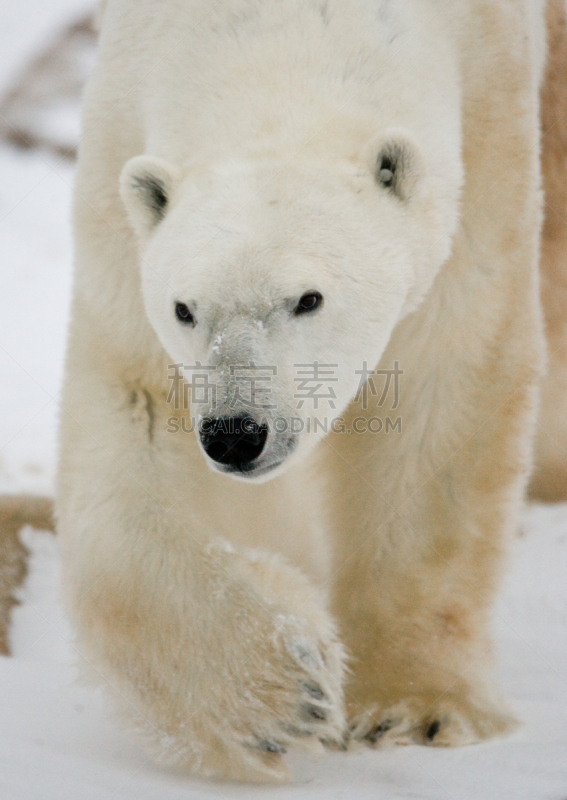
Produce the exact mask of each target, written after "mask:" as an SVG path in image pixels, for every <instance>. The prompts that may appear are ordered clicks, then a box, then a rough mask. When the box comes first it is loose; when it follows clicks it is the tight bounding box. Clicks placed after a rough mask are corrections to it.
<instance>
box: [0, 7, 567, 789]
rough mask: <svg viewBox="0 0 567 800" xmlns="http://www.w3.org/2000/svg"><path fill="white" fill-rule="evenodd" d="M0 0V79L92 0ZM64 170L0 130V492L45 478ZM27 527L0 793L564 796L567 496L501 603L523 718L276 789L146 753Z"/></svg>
mask: <svg viewBox="0 0 567 800" xmlns="http://www.w3.org/2000/svg"><path fill="white" fill-rule="evenodd" d="M3 5H4V7H5V8H4V12H5V13H4V14H2V17H3V28H2V30H1V31H0V90H1V89H2V88H3V87H4V83H5V81H7V80H8V77H7V76H11V75H12V74H15V72H16V70H15V63H16V62H18V63H19V64H21V65H23V64H24V62H25V60H26V58H27V57H29V56H30V55H32V54H33V53H34V51H35V49H37V47H38V46H40V44H41V41H42V38H43V37H44V36H45V35H46V34H47V33H51V32H52V31H55V30H56V28H57V26H58V25H59V24H60V23H61V21H64V20H65V19H66V17H65V14H68V13H69V12H73V13H74V12H75V11H78V12H79V13H81V12H82V11H83V9H84V7H85V6H84V3H81V2H78V0H77V2H74V0H57V2H55V0H50V2H49V3H45V2H43V3H40V2H38V0H35V2H34V1H33V0H25V1H22V2H20V3H19V4H18V6H17V8H16V5H15V4H13V3H10V4H8V3H7V0H4V2H3ZM8 5H9V9H8V8H7V6H8ZM46 7H49V13H47V11H46ZM36 12H37V13H36ZM0 13H1V12H0ZM8 17H9V20H8V24H7V23H5V22H4V19H8ZM15 17H18V18H19V22H18V19H15ZM4 45H5V47H4ZM3 48H4V49H3ZM6 53H8V55H6ZM72 178H73V175H72V167H71V166H70V165H69V164H68V163H66V162H60V161H58V160H57V159H56V158H55V157H52V156H49V155H47V154H45V153H44V154H38V153H28V154H22V153H18V152H17V151H15V150H13V149H11V148H8V147H2V146H1V145H0V271H1V272H0V274H1V284H0V285H1V291H0V492H2V491H4V492H15V491H24V490H26V491H36V492H37V491H40V492H50V491H52V487H53V472H54V460H55V456H54V454H55V429H56V420H57V410H58V404H57V392H58V390H59V387H60V384H61V379H62V358H63V349H64V336H65V328H66V324H67V318H68V304H69V293H70V260H71V248H70V235H69V200H70V184H71V182H72ZM23 537H24V539H25V541H26V543H27V544H28V545H29V547H30V548H31V550H32V554H33V555H32V562H31V571H30V575H29V577H28V580H27V582H26V584H25V586H24V587H23V588H22V592H21V598H22V605H21V606H19V607H18V608H17V609H16V611H15V612H14V616H13V628H12V648H13V657H12V658H9V659H8V658H0V708H1V712H0V800H111V799H112V800H177V798H179V799H181V798H183V799H184V800H194V799H196V798H224V799H225V800H232V799H233V798H239V799H241V800H244V798H246V800H248V799H249V798H250V799H251V800H254V799H255V798H268V799H269V800H284V799H285V800H323V798H324V800H335V798H337V799H338V798H346V799H347V800H351V799H352V800H355V799H356V800H366V798H372V800H382V798H384V800H386V798H387V799H388V800H394V799H396V800H398V799H399V800H401V799H403V800H409V799H410V798H417V799H418V800H441V799H442V798H452V800H508V799H509V800H567V635H566V634H567V506H555V507H553V506H550V507H532V508H530V509H528V511H527V512H526V514H525V517H524V524H523V535H522V536H521V537H520V538H519V539H518V541H517V542H516V544H515V547H514V552H513V554H512V558H511V564H510V571H509V575H508V579H507V582H506V586H505V589H504V591H503V593H502V596H501V599H500V601H499V603H498V606H497V608H496V609H495V614H494V623H495V631H496V640H497V645H498V655H499V673H500V677H501V682H502V684H503V686H504V688H505V691H506V694H507V695H508V696H509V697H510V699H511V700H512V702H513V704H514V706H515V707H516V709H517V711H518V712H519V714H520V716H521V717H522V719H523V720H524V726H523V727H522V728H521V729H520V731H519V732H518V733H517V734H516V735H515V736H513V737H512V738H510V739H507V740H504V741H501V742H496V743H490V744H486V745H481V746H476V747H470V748H465V749H461V750H453V751H444V750H437V749H433V748H424V747H405V748H395V749H392V750H387V751H379V752H370V751H361V752H358V753H354V754H349V755H343V754H336V753H332V754H328V755H327V756H326V757H325V758H324V759H323V760H322V761H314V760H311V759H308V758H304V757H301V758H300V757H296V756H294V757H292V760H293V763H294V767H295V773H296V776H297V783H296V784H295V785H294V786H290V787H283V788H275V789H272V788H266V787H260V788H253V787H252V788H251V787H235V786H227V785H211V784H208V783H204V782H203V783H200V782H198V781H195V780H191V779H187V778H186V777H184V776H182V775H179V774H174V773H171V772H167V771H165V770H161V769H159V768H157V767H155V766H154V765H153V764H152V763H150V762H149V760H148V759H146V757H145V756H144V754H143V753H142V752H141V751H140V750H139V748H138V747H137V746H136V745H135V744H133V743H132V742H130V741H129V740H128V739H127V738H126V736H125V734H124V733H123V732H122V731H121V730H120V729H119V728H118V727H117V726H115V725H114V723H113V722H112V721H111V720H110V719H109V717H108V715H107V714H106V713H105V710H104V706H103V701H102V698H101V697H100V696H99V694H98V693H97V692H96V691H93V690H91V689H86V688H82V687H80V686H78V685H76V684H75V682H74V677H75V668H74V666H73V660H74V651H73V647H72V638H71V635H70V632H69V630H68V628H67V625H66V622H65V619H64V615H63V612H62V609H61V607H60V604H59V599H58V592H59V555H58V549H57V541H56V539H55V538H54V537H52V536H51V535H50V534H47V533H40V532H35V531H31V530H26V531H24V532H23Z"/></svg>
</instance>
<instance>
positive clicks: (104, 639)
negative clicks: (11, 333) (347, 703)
mask: <svg viewBox="0 0 567 800" xmlns="http://www.w3.org/2000/svg"><path fill="white" fill-rule="evenodd" d="M71 359H73V355H72V356H71ZM136 395H137V396H139V397H141V399H142V402H140V403H139V404H138V405H139V407H135V406H136V404H135V396H136ZM149 395H150V390H145V391H141V390H138V391H137V392H132V393H129V392H128V391H126V388H125V387H124V390H122V389H121V388H120V382H118V383H116V384H114V385H113V386H110V385H106V383H105V381H104V379H103V378H101V377H99V376H98V375H97V374H96V373H95V372H93V373H91V374H89V370H87V369H83V371H82V373H81V374H80V375H78V376H77V375H73V376H72V378H70V380H69V381H68V383H67V385H66V399H65V404H64V406H65V413H64V415H63V425H62V428H63V429H62V442H63V446H62V457H61V469H60V476H59V493H58V503H57V514H58V530H59V533H60V534H61V540H62V545H63V554H64V567H65V576H64V577H65V581H64V582H65V587H66V595H67V601H68V607H69V609H70V611H71V614H72V617H73V620H74V623H75V630H76V632H77V635H78V640H77V652H78V654H79V655H80V658H81V661H82V662H83V664H84V665H85V667H86V669H87V672H88V673H89V674H90V675H92V677H94V678H95V680H98V681H99V682H100V681H102V683H103V684H105V686H106V688H107V689H108V690H109V693H110V695H111V696H112V699H113V701H114V702H115V705H116V706H117V707H118V708H119V709H120V710H121V711H122V712H123V713H124V715H125V716H126V717H129V718H130V719H131V722H132V723H133V726H134V727H135V729H136V731H137V732H138V734H139V736H140V737H141V738H142V739H143V740H144V741H145V742H146V743H147V744H148V746H149V748H150V750H152V751H153V753H154V754H155V756H156V757H157V758H158V759H159V760H161V761H162V762H164V763H173V764H177V765H178V766H181V767H183V768H187V769H189V770H191V771H192V772H194V773H195V774H197V775H199V776H202V777H221V778H228V779H241V780H281V779H284V778H285V777H286V776H287V768H286V766H285V763H284V762H283V760H282V754H283V753H284V752H285V750H286V749H287V748H288V747H289V746H291V745H299V746H302V747H309V748H312V747H319V748H320V747H321V744H320V742H329V743H330V742H334V743H336V744H337V743H338V744H341V743H342V738H343V732H344V713H343V701H342V686H341V684H342V674H343V656H342V647H341V645H340V644H339V643H338V640H337V637H336V635H335V629H334V625H333V623H332V621H331V619H330V617H329V615H328V614H327V612H326V610H325V603H324V600H323V598H322V597H321V596H320V594H319V592H318V590H317V589H316V588H315V587H314V586H313V585H312V584H311V582H310V581H308V580H307V578H305V577H304V576H303V574H302V573H301V572H300V571H299V570H297V569H296V568H295V567H292V566H290V565H289V563H288V562H286V561H285V560H284V559H283V558H280V557H278V556H271V555H268V554H266V553H262V552H260V551H258V550H247V549H246V548H245V547H242V546H239V545H236V544H234V545H233V544H232V543H231V542H230V541H229V540H228V537H229V536H230V533H226V532H224V531H223V532H221V534H222V538H221V536H219V532H218V531H215V532H213V533H210V532H208V531H207V530H206V528H205V526H203V525H202V524H200V523H197V522H196V521H195V519H196V517H198V497H199V495H200V494H203V493H204V491H205V490H204V488H203V485H202V483H201V484H200V485H199V480H196V481H195V486H194V488H193V489H191V485H192V484H191V481H187V490H186V491H188V492H191V491H193V492H194V494H195V500H194V503H195V509H197V510H196V513H195V515H192V514H191V510H190V505H189V506H188V505H187V504H183V503H179V502H178V503H176V502H175V499H176V497H175V496H177V499H178V500H179V492H178V490H177V488H176V483H175V482H176V479H177V480H178V477H177V476H178V475H179V474H181V475H183V469H184V463H183V461H180V462H176V456H175V450H174V449H173V448H174V446H175V444H176V443H175V442H174V443H173V444H172V443H171V441H170V440H169V446H170V451H169V453H168V454H167V457H163V454H164V452H166V451H165V446H166V443H167V442H168V440H167V436H168V434H167V433H166V425H165V424H163V425H162V424H161V423H162V420H161V419H160V418H159V413H160V411H159V405H158V403H157V399H156V401H155V402H153V403H150V402H149V401H148V399H147V398H148V396H149ZM77 397H81V398H82V403H78V402H75V400H76V398H77ZM85 398H88V399H85ZM150 408H151V409H152V411H151V414H150V411H149V409H150ZM163 413H165V414H166V413H167V411H166V410H165V409H164V410H163ZM149 431H151V435H150V433H149ZM179 446H180V447H181V446H183V447H184V448H186V444H185V443H183V444H181V443H180V444H179ZM197 456H198V457H199V459H201V456H200V454H198V453H197ZM190 458H191V452H190V450H189V451H187V452H184V459H185V461H187V460H188V459H190ZM162 459H163V460H162ZM168 465H169V466H168ZM198 466H199V468H200V469H201V472H202V467H201V462H200V460H199V462H198ZM205 477H206V475H205Z"/></svg>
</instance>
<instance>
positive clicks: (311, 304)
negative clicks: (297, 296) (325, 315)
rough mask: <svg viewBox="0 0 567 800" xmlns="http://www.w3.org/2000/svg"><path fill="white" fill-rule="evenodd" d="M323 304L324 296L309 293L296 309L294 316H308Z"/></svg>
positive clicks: (317, 293)
mask: <svg viewBox="0 0 567 800" xmlns="http://www.w3.org/2000/svg"><path fill="white" fill-rule="evenodd" d="M322 303H323V295H321V294H319V292H307V293H306V294H304V295H303V297H302V298H301V300H300V301H299V303H298V304H297V306H296V307H295V311H294V314H295V315H296V316H297V315H298V314H308V313H309V312H310V311H315V309H317V308H319V307H320V306H321V304H322Z"/></svg>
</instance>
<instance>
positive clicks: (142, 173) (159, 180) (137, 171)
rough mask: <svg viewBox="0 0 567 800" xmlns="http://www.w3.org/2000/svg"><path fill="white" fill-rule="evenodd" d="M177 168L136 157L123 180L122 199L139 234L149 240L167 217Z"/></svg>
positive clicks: (149, 158)
mask: <svg viewBox="0 0 567 800" xmlns="http://www.w3.org/2000/svg"><path fill="white" fill-rule="evenodd" d="M175 178H176V176H175V172H174V170H173V168H172V167H171V166H170V165H169V164H168V163H167V162H166V161H164V160H163V159H161V158H154V157H152V156H136V157H135V158H132V159H130V161H128V162H127V163H126V165H125V166H124V169H123V170H122V174H121V176H120V196H121V197H122V201H123V203H124V205H125V206H126V211H127V212H128V216H129V217H130V221H131V222H132V225H133V227H134V230H135V231H136V233H137V234H138V235H139V236H140V237H142V238H145V237H147V236H149V234H150V233H151V232H152V231H153V229H154V228H155V227H156V226H157V225H159V223H160V222H161V221H162V219H163V218H164V217H165V215H166V213H167V211H168V209H169V205H170V201H171V194H172V192H173V188H174V185H175V183H176V180H175Z"/></svg>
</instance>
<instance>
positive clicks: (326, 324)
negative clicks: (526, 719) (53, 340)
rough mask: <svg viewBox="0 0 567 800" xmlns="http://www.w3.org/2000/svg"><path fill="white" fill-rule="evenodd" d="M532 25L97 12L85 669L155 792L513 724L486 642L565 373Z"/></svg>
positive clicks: (74, 490)
mask: <svg viewBox="0 0 567 800" xmlns="http://www.w3.org/2000/svg"><path fill="white" fill-rule="evenodd" d="M544 14H545V3H544V1H543V0H453V2H451V3H447V2H445V1H444V0H443V2H442V1H441V0H399V1H398V2H395V3H394V2H390V0H287V2H285V3H281V2H277V0H262V2H260V0H221V2H219V3H216V4H211V3H209V2H204V0H193V2H190V3H189V2H184V3H181V2H177V1H176V0H164V2H162V3H160V4H159V8H158V9H157V8H156V5H155V3H152V2H150V0H136V1H135V2H134V1H133V0H108V2H107V3H106V6H105V9H104V13H103V14H102V19H101V41H100V52H99V57H98V64H97V66H96V69H95V72H94V75H93V77H92V79H91V81H90V84H89V86H88V89H87V93H86V99H85V108H84V119H83V125H84V137H83V139H82V143H81V147H80V155H79V165H78V175H77V183H76V192H75V210H74V225H75V233H76V273H75V283H74V300H73V314H72V323H71V331H70V339H69V348H68V355H67V367H66V370H67V373H66V380H65V388H64V398H63V404H62V414H61V448H60V468H59V481H58V493H57V502H56V512H57V521H58V531H59V533H60V535H61V538H62V544H63V556H64V579H65V594H66V598H67V602H68V607H69V609H70V612H71V615H72V618H73V621H74V625H75V629H76V633H77V650H78V652H79V653H80V656H81V659H82V660H83V662H84V663H85V665H87V666H88V667H89V668H90V670H91V672H92V674H93V675H94V676H95V677H96V678H97V679H98V680H100V681H102V682H103V683H104V684H105V685H106V686H107V687H108V690H109V692H110V693H111V695H112V696H113V697H114V699H115V701H116V706H117V707H120V708H121V710H122V711H123V712H124V713H125V714H127V715H128V716H130V717H131V718H132V724H133V725H134V726H135V728H136V730H137V731H138V732H139V735H140V737H141V738H142V739H143V740H144V741H146V742H147V743H148V745H149V747H150V748H151V749H152V751H153V753H154V754H155V755H156V757H157V758H159V759H161V760H162V761H163V762H165V763H173V764H177V765H180V766H182V767H184V768H187V769H189V770H192V771H193V772H194V773H195V774H198V775H202V776H205V777H220V778H228V779H241V780H282V779H285V778H286V777H287V776H288V772H287V766H286V763H285V760H284V759H283V754H284V752H285V751H286V749H287V748H289V747H291V746H293V745H297V746H302V747H308V748H315V749H316V748H320V747H321V746H322V745H325V744H326V745H329V746H335V747H347V746H349V744H350V743H352V742H359V743H365V744H367V745H370V746H377V745H378V744H379V743H383V742H386V741H391V742H418V743H424V744H432V745H458V744H466V743H470V742H475V741H479V740H482V739H486V738H489V737H492V736H496V735H500V734H502V733H504V732H506V731H507V730H509V729H511V728H512V727H513V726H514V724H515V719H514V715H513V713H512V712H511V711H510V710H509V709H508V707H507V705H506V703H505V702H504V701H503V700H502V698H501V697H500V694H499V691H498V689H497V688H496V687H495V686H494V684H493V679H492V676H491V669H490V668H491V645H490V637H489V632H488V622H489V612H490V609H491V605H492V603H493V600H494V596H495V591H496V587H497V584H498V579H499V575H500V572H501V568H502V564H503V560H504V556H505V551H506V544H507V540H508V539H509V537H510V534H511V532H512V531H513V530H514V528H515V526H516V524H517V517H518V511H519V508H520V505H521V501H522V496H523V493H524V491H525V486H526V481H527V476H528V471H529V467H530V441H531V436H532V433H533V427H534V420H535V414H536V406H537V385H538V381H539V379H540V375H541V371H542V362H543V326H542V320H541V312H540V307H539V302H538V275H537V265H538V252H539V234H540V223H541V216H542V214H541V205H542V204H541V193H540V174H539V162H538V152H539V150H538V148H539V117H538V114H539V104H538V92H539V87H540V83H541V80H542V75H543V70H544V64H545V26H544ZM251 373H253V378H252V379H251V378H250V375H251ZM402 373H403V375H402ZM392 375H394V377H395V378H396V380H399V393H398V394H397V396H396V399H395V402H393V401H391V400H390V401H384V394H385V390H384V391H382V387H381V386H380V387H379V386H378V382H377V379H378V377H379V376H380V377H386V378H388V379H389V378H391V377H392ZM400 375H402V377H401V378H400V377H399V376H400ZM197 376H198V377H199V380H200V382H199V381H196V380H194V378H196V377H197ZM375 379H376V380H375ZM310 382H311V383H310ZM243 387H244V388H243ZM198 388H201V389H203V388H206V391H203V392H202V393H201V396H200V399H199V400H197V399H195V397H194V394H195V395H196V394H197V389H198ZM172 389H174V391H173V392H172ZM244 389H246V391H245V390H244ZM176 393H177V394H176ZM179 395H181V400H182V402H181V406H182V408H183V410H185V399H186V398H189V404H190V411H189V412H188V413H189V414H190V417H191V418H193V417H194V419H195V424H194V425H193V424H185V423H187V421H186V420H185V423H184V421H183V420H181V421H180V419H181V418H180V416H179V414H180V412H179V411H174V406H175V402H176V400H178V399H179ZM172 398H173V399H172ZM394 407H396V409H395V419H392V417H391V414H392V413H393V412H392V409H393V408H394ZM176 413H177V416H176ZM337 420H338V421H339V422H338V424H337ZM331 421H332V422H331ZM388 423H390V430H389V431H388Z"/></svg>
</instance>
